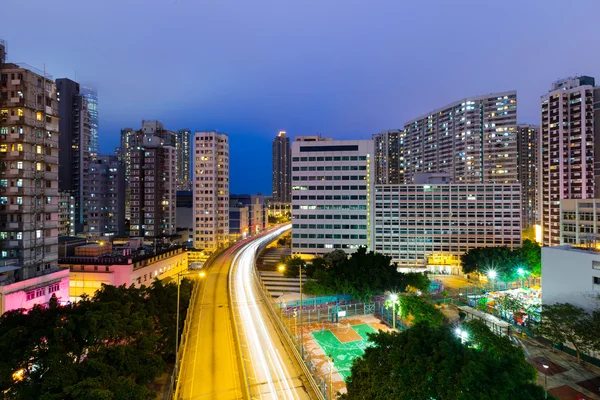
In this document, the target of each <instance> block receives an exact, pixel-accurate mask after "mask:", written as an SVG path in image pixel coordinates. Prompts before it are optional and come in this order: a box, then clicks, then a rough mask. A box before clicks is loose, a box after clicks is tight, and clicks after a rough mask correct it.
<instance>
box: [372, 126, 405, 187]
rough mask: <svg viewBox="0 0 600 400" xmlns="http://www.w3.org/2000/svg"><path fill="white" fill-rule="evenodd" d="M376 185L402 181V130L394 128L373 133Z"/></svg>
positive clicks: (395, 183)
mask: <svg viewBox="0 0 600 400" xmlns="http://www.w3.org/2000/svg"><path fill="white" fill-rule="evenodd" d="M373 141H374V142H375V143H374V145H375V158H374V160H373V169H374V172H375V184H376V185H388V184H389V185H397V184H400V183H404V151H403V149H404V131H402V130H399V129H395V130H389V131H384V132H381V133H377V134H375V135H373Z"/></svg>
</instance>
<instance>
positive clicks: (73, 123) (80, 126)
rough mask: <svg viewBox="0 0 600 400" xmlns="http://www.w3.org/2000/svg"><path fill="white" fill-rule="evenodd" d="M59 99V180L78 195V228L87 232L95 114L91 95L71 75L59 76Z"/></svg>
mask: <svg viewBox="0 0 600 400" xmlns="http://www.w3.org/2000/svg"><path fill="white" fill-rule="evenodd" d="M56 90H57V98H58V102H59V116H60V122H59V131H60V138H59V147H60V153H59V177H58V178H59V184H58V187H59V188H60V190H64V191H68V192H69V193H71V194H72V195H73V197H74V198H75V232H76V233H81V232H87V231H88V226H87V220H88V215H87V212H88V201H89V198H88V194H89V186H88V185H89V176H88V172H89V168H90V162H91V161H92V159H93V156H94V154H95V153H94V152H93V147H92V131H91V115H90V112H89V107H90V106H89V105H88V97H86V96H84V95H83V94H82V93H81V87H80V85H79V83H77V82H75V81H72V80H70V79H67V78H62V79H57V80H56Z"/></svg>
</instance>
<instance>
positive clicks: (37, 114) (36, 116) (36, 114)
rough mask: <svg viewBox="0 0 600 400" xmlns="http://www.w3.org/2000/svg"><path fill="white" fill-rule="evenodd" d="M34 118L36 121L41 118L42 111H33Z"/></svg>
mask: <svg viewBox="0 0 600 400" xmlns="http://www.w3.org/2000/svg"><path fill="white" fill-rule="evenodd" d="M35 119H37V120H38V121H41V120H42V113H41V112H40V111H38V112H36V113H35Z"/></svg>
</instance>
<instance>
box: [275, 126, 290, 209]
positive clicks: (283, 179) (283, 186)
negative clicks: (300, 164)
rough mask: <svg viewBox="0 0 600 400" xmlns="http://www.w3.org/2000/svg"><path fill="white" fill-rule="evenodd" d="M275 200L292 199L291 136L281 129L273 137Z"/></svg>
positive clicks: (286, 201) (282, 201)
mask: <svg viewBox="0 0 600 400" xmlns="http://www.w3.org/2000/svg"><path fill="white" fill-rule="evenodd" d="M272 179H273V201H274V202H276V203H288V204H289V203H290V202H291V201H292V153H291V148H290V138H289V136H286V133H285V131H280V132H279V134H277V136H276V137H275V139H273V178H272Z"/></svg>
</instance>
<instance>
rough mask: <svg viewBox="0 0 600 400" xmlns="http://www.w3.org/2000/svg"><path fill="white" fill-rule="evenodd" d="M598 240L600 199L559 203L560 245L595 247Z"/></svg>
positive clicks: (572, 200)
mask: <svg viewBox="0 0 600 400" xmlns="http://www.w3.org/2000/svg"><path fill="white" fill-rule="evenodd" d="M599 238H600V199H564V200H561V201H560V244H561V245H563V244H574V245H588V244H589V245H594V246H595V245H596V244H598V243H599V241H598V239H599Z"/></svg>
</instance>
